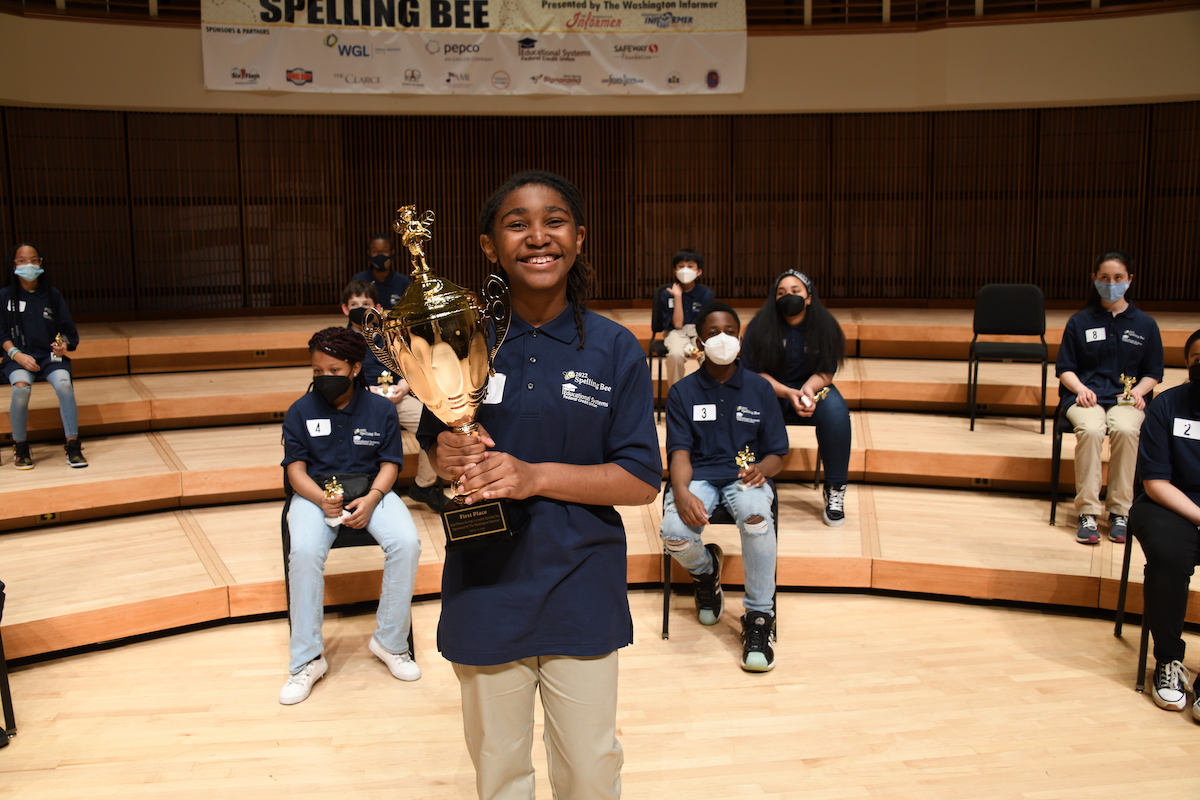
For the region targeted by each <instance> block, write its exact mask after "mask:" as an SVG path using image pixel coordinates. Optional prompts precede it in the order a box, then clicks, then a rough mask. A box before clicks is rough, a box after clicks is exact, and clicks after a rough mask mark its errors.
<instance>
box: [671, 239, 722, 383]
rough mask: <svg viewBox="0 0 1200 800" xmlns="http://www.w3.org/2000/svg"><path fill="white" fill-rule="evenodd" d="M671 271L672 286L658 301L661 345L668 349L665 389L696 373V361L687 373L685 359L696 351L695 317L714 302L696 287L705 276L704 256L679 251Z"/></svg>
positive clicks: (709, 292) (706, 291)
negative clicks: (693, 372)
mask: <svg viewBox="0 0 1200 800" xmlns="http://www.w3.org/2000/svg"><path fill="white" fill-rule="evenodd" d="M671 268H672V269H673V270H674V272H675V282H674V283H672V284H671V285H670V286H668V287H667V288H666V289H663V294H662V298H660V301H659V302H660V306H661V308H662V318H661V322H662V329H663V345H664V346H665V347H666V348H667V388H668V389H670V388H671V387H672V386H674V385H675V382H676V381H678V380H679V379H680V378H682V377H683V375H684V373H685V372H690V371H695V365H696V363H697V362H696V358H695V357H693V358H692V368H691V369H690V370H689V369H688V356H689V353H694V352H695V351H696V314H697V313H698V312H699V311H700V309H701V308H703V307H704V306H706V305H708V304H709V303H711V302H712V299H713V293H712V289H709V288H708V287H707V286H705V285H703V284H700V283H696V278H698V277H700V275H701V273H703V272H704V256H702V255H700V254H699V253H697V252H696V251H695V250H680V251H679V252H678V253H676V254H675V257H674V258H672V259H671ZM696 355H697V356H698V354H696Z"/></svg>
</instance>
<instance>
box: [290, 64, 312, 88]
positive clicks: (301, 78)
mask: <svg viewBox="0 0 1200 800" xmlns="http://www.w3.org/2000/svg"><path fill="white" fill-rule="evenodd" d="M312 79H313V74H312V70H311V69H305V68H304V67H293V68H291V69H289V70H288V71H287V80H288V83H294V84H296V85H297V86H303V85H304V84H306V83H312Z"/></svg>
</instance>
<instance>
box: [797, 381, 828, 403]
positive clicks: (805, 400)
mask: <svg viewBox="0 0 1200 800" xmlns="http://www.w3.org/2000/svg"><path fill="white" fill-rule="evenodd" d="M827 394H829V387H828V386H825V387H822V389H821V391H819V392H817V393H816V394H814V395H813V399H812V400H809V399H808V398H807V397H805V396H804V395H800V402H801V403H804V407H805V408H812V407H813V406H814V405H816V403H817V401H818V400H824V399H825V395H827Z"/></svg>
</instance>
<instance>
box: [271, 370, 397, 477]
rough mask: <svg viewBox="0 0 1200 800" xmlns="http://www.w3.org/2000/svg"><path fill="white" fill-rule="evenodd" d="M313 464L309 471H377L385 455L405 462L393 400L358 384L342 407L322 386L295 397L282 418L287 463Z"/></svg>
mask: <svg viewBox="0 0 1200 800" xmlns="http://www.w3.org/2000/svg"><path fill="white" fill-rule="evenodd" d="M293 461H303V462H304V463H306V464H308V475H309V477H313V476H315V475H336V474H338V473H339V472H361V473H368V474H374V473H376V472H378V471H379V466H380V465H381V464H383V463H384V462H385V461H386V462H388V463H391V464H396V465H397V466H401V467H402V466H403V465H404V449H403V446H402V445H401V443H400V423H399V422H397V421H396V406H395V405H394V404H393V403H392V401H390V400H387V399H385V398H383V397H380V396H379V395H377V394H372V393H371V392H368V391H366V390H364V389H363V388H362V387H356V388H355V389H354V394H352V395H351V396H350V402H349V403H347V404H346V407H345V408H343V409H337V408H334V407H333V406H331V405H330V404H329V403H328V402H326V401H325V398H324V397H322V396H321V394H320V393H319V392H309V393H308V394H306V395H304V396H303V397H301V398H300V399H299V400H297V401H296V402H294V403H292V406H291V408H289V409H288V411H287V415H286V416H285V417H284V418H283V466H285V467H286V466H287V465H288V464H291V463H292V462H293Z"/></svg>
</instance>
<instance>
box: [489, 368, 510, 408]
mask: <svg viewBox="0 0 1200 800" xmlns="http://www.w3.org/2000/svg"><path fill="white" fill-rule="evenodd" d="M506 380H508V376H507V375H505V374H504V373H503V372H497V373H496V374H495V375H493V376H492V377H490V378H488V384H487V391H486V392H485V393H484V395H483V404H484V405H485V406H494V405H499V403H500V401H501V400H503V399H504V382H505V381H506Z"/></svg>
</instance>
